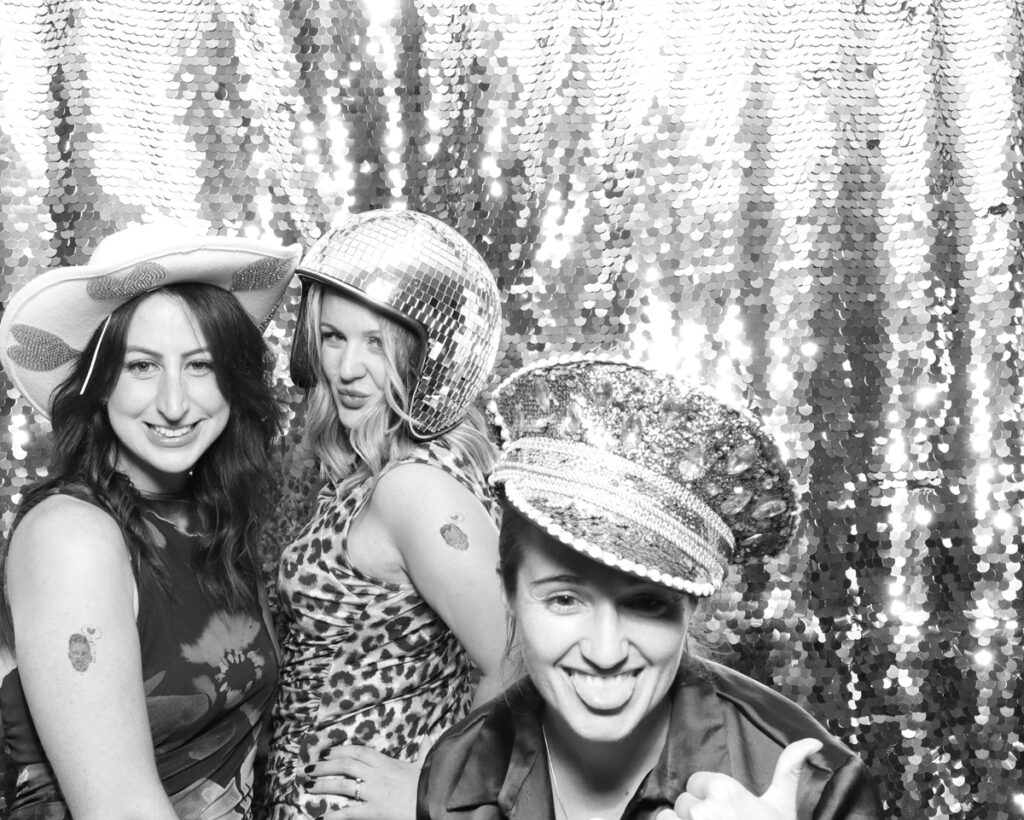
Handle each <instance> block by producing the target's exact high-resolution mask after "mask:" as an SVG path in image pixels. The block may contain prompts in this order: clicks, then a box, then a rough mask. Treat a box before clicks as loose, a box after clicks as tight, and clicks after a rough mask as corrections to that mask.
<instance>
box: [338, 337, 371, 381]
mask: <svg viewBox="0 0 1024 820" xmlns="http://www.w3.org/2000/svg"><path fill="white" fill-rule="evenodd" d="M365 373H366V363H365V361H364V360H363V355H362V352H361V351H360V350H359V347H358V345H354V344H347V345H345V349H344V350H343V351H342V353H341V357H340V359H339V360H338V377H339V378H340V379H341V380H342V381H346V382H351V381H355V380H356V379H358V378H359V377H360V376H363V375H364V374H365Z"/></svg>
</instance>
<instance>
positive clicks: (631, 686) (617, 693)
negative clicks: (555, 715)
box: [566, 670, 639, 712]
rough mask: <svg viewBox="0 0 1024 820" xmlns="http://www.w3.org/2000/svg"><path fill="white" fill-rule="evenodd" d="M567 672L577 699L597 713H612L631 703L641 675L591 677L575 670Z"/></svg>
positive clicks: (626, 674)
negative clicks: (638, 677)
mask: <svg viewBox="0 0 1024 820" xmlns="http://www.w3.org/2000/svg"><path fill="white" fill-rule="evenodd" d="M566 671H567V674H568V676H569V681H570V684H571V685H572V688H573V691H574V692H575V693H576V697H578V698H579V699H580V700H581V701H582V702H583V705H584V706H586V707H587V708H588V709H591V710H593V711H595V712H612V711H615V710H617V709H621V708H622V707H623V706H625V705H626V704H627V703H629V700H630V698H632V697H633V691H634V690H635V689H636V681H637V676H638V675H639V672H625V673H622V674H618V675H591V674H588V673H586V672H579V671H575V670H566Z"/></svg>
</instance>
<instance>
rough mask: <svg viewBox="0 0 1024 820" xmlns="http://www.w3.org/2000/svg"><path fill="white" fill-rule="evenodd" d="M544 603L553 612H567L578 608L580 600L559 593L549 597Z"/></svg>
mask: <svg viewBox="0 0 1024 820" xmlns="http://www.w3.org/2000/svg"><path fill="white" fill-rule="evenodd" d="M545 602H546V603H547V605H548V606H549V607H550V608H551V609H552V610H554V611H555V612H569V611H571V610H573V609H575V608H576V607H578V606H579V603H580V600H579V598H577V597H576V596H575V595H570V594H568V593H565V592H561V593H556V594H554V595H549V596H548V597H547V599H546V600H545Z"/></svg>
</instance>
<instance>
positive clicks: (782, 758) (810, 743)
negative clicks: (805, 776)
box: [761, 737, 822, 817]
mask: <svg viewBox="0 0 1024 820" xmlns="http://www.w3.org/2000/svg"><path fill="white" fill-rule="evenodd" d="M821 747H822V743H821V741H820V740H815V739H814V738H810V737H805V738H804V739H803V740H798V741H796V742H795V743H790V744H789V745H788V746H787V747H786V748H785V749H783V750H782V754H781V755H779V760H778V762H777V763H776V764H775V774H773V775H772V784H771V786H769V787H768V791H766V792H765V793H764V794H763V795H761V799H762V800H763V801H764V802H766V803H768V804H770V805H771V806H773V807H774V808H775V810H776V811H778V812H779V815H780V816H781V817H796V799H797V787H798V786H799V785H800V773H801V772H802V771H803V768H804V762H805V761H806V760H807V758H808V757H810V756H811V755H812V754H814V753H815V752H817V751H818V750H819V749H821Z"/></svg>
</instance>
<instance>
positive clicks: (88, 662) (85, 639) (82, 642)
mask: <svg viewBox="0 0 1024 820" xmlns="http://www.w3.org/2000/svg"><path fill="white" fill-rule="evenodd" d="M100 634H101V633H100V631H99V630H98V629H97V628H96V627H94V626H83V627H82V631H81V632H75V633H73V634H72V635H71V637H70V638H68V660H69V661H71V666H72V668H73V669H74V670H75V671H76V672H85V670H86V669H88V668H89V667H90V666H92V663H93V661H95V660H96V639H97V638H99V637H100Z"/></svg>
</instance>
